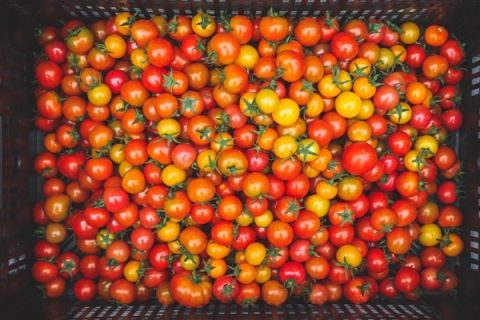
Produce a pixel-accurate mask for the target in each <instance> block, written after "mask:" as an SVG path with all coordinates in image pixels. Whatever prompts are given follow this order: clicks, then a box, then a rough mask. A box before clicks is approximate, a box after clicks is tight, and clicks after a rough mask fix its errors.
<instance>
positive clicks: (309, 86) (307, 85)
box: [300, 79, 317, 94]
mask: <svg viewBox="0 0 480 320" xmlns="http://www.w3.org/2000/svg"><path fill="white" fill-rule="evenodd" d="M300 82H301V83H302V85H303V87H302V89H300V91H307V92H308V93H310V94H313V93H314V92H316V91H317V89H315V87H314V86H313V83H312V82H311V81H308V80H305V79H301V80H300Z"/></svg>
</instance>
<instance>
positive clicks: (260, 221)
mask: <svg viewBox="0 0 480 320" xmlns="http://www.w3.org/2000/svg"><path fill="white" fill-rule="evenodd" d="M253 221H254V222H255V225H256V226H257V227H260V228H266V227H268V226H269V225H270V223H272V221H273V213H272V211H270V210H267V211H265V212H264V213H262V214H261V215H259V216H256V217H255V218H253Z"/></svg>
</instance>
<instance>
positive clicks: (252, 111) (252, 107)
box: [242, 98, 261, 119]
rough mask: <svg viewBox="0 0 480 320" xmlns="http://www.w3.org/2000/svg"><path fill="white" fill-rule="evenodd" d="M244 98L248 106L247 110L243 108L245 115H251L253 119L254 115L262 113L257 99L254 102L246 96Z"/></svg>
mask: <svg viewBox="0 0 480 320" xmlns="http://www.w3.org/2000/svg"><path fill="white" fill-rule="evenodd" d="M242 99H243V102H245V106H246V108H245V110H243V112H242V113H243V114H244V115H246V116H248V117H250V119H253V117H254V116H256V115H257V114H260V113H261V111H260V108H259V107H258V105H257V103H256V102H255V100H253V101H252V102H248V100H247V99H245V98H242Z"/></svg>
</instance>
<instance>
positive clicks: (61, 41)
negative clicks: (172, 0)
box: [32, 10, 465, 307]
mask: <svg viewBox="0 0 480 320" xmlns="http://www.w3.org/2000/svg"><path fill="white" fill-rule="evenodd" d="M37 40H38V43H39V45H40V46H41V47H42V48H43V51H44V54H43V55H42V56H40V57H39V58H38V59H37V61H36V62H35V74H36V77H37V80H38V87H37V88H36V90H35V97H36V109H37V112H38V115H37V117H36V118H35V125H36V127H37V128H38V129H39V130H41V131H43V132H45V133H46V135H45V140H44V147H45V149H46V151H45V152H43V153H40V154H39V155H38V156H37V157H36V159H35V163H34V168H35V171H36V172H37V173H38V174H39V175H42V176H43V177H44V178H45V184H44V186H43V193H44V196H45V200H44V201H41V202H39V203H37V204H36V206H35V208H34V212H33V216H34V220H35V222H36V223H37V224H38V225H40V226H41V228H40V229H39V230H38V231H37V233H38V235H40V236H42V237H44V239H42V240H41V241H39V242H38V243H37V245H36V246H35V252H34V253H35V257H36V258H37V259H38V260H37V261H36V262H35V264H34V265H33V269H32V272H33V276H34V278H35V280H37V281H38V282H39V283H41V284H42V285H43V286H44V289H45V290H44V292H45V295H46V296H48V297H58V296H59V295H61V294H62V293H63V292H64V291H65V288H66V286H67V285H66V282H65V279H73V280H72V283H73V291H74V294H75V296H76V297H77V298H78V299H79V300H81V301H89V300H91V299H93V298H94V297H95V296H96V295H98V296H100V297H101V298H102V299H104V300H107V301H110V300H116V301H118V302H120V303H123V304H129V303H132V302H133V301H135V300H136V301H146V300H149V299H150V298H151V297H152V296H153V295H154V294H155V295H156V297H157V299H158V301H159V302H160V303H162V304H165V305H169V304H172V303H175V302H177V303H179V304H182V305H184V306H187V307H198V306H203V305H206V304H208V303H209V302H210V301H211V300H212V297H215V298H216V299H217V300H218V301H220V302H223V303H229V302H231V301H235V302H236V303H238V304H240V305H243V306H249V305H251V304H253V303H255V302H256V301H258V300H259V299H262V300H263V301H265V302H266V303H268V304H271V305H280V304H282V303H283V302H285V300H286V299H287V298H288V297H289V296H290V295H305V296H306V297H307V298H308V300H309V301H310V302H311V303H314V304H322V303H325V302H327V301H329V302H336V301H338V300H339V299H341V297H342V296H344V297H345V298H346V299H348V300H350V301H351V302H353V303H366V302H367V301H369V300H372V299H374V298H375V297H376V296H377V295H378V294H382V295H383V296H385V297H388V298H394V297H396V296H398V295H404V296H405V297H406V298H407V299H418V298H420V296H421V294H422V290H438V291H442V292H447V291H449V290H452V289H454V288H455V287H456V285H457V277H456V275H455V274H454V273H453V272H452V271H451V267H452V265H451V263H450V262H449V259H448V258H449V257H455V256H458V255H459V254H460V253H461V252H462V249H463V242H462V238H461V237H460V236H459V235H458V234H457V232H458V227H460V225H461V224H462V221H463V214H462V212H461V211H460V210H459V209H458V208H457V207H455V203H456V200H457V198H458V192H459V191H460V187H461V186H460V183H459V181H460V180H459V176H460V174H461V166H462V164H461V162H460V160H459V159H457V157H456V155H455V152H454V150H453V149H452V148H451V147H449V146H448V145H447V143H448V137H449V133H450V132H453V131H455V130H458V129H459V128H460V126H461V125H462V121H463V118H462V113H461V112H460V110H459V108H458V106H459V104H460V100H461V91H460V89H459V86H458V83H459V82H460V80H461V79H462V77H463V70H462V68H461V67H460V63H461V62H462V61H463V60H464V58H465V57H464V52H463V50H462V45H461V44H460V43H459V42H458V41H457V40H456V39H452V38H451V37H449V34H448V31H447V30H446V29H445V28H444V27H442V26H439V25H431V26H428V27H427V28H426V29H424V30H423V29H421V28H420V27H419V26H418V25H417V24H415V23H413V22H405V23H403V24H402V25H401V26H396V25H395V24H393V23H392V22H390V21H378V20H374V19H369V20H358V19H351V20H348V21H347V22H346V23H344V25H342V26H341V25H340V23H339V22H338V21H337V20H335V18H331V17H330V16H329V15H328V14H327V15H326V16H322V17H319V18H311V17H306V18H302V19H300V20H299V21H294V20H293V19H291V18H284V17H282V16H281V15H279V14H277V13H275V12H273V11H272V10H271V11H270V13H269V15H268V16H264V17H256V18H253V19H249V18H247V17H246V16H243V15H234V16H226V15H221V16H220V17H219V18H217V19H214V18H213V17H211V16H210V15H209V14H207V13H203V12H199V13H198V14H196V15H195V16H194V17H193V18H190V17H187V16H174V17H173V18H172V19H170V20H168V21H167V20H166V19H165V18H163V17H160V16H155V17H152V18H151V19H149V20H146V19H138V18H137V17H136V15H132V14H130V13H127V12H122V13H120V14H118V15H117V16H116V17H112V18H110V19H108V20H106V21H105V20H99V21H97V22H95V23H93V24H90V25H85V24H84V23H83V22H82V21H79V20H71V21H68V22H66V23H65V24H64V25H63V26H62V27H61V29H57V28H54V27H51V26H47V27H43V29H42V30H41V31H40V33H39V35H38V36H37ZM68 233H73V234H74V235H75V237H74V239H75V240H74V241H75V242H76V247H75V249H74V250H73V252H63V253H62V252H61V249H60V248H61V244H62V243H64V242H65V241H66V240H65V239H66V237H67V235H68ZM68 241H71V240H68ZM414 244H415V246H416V248H421V249H420V251H418V250H414V251H415V252H420V254H419V255H415V254H414V253H413V252H414V251H412V250H411V249H412V246H413V245H414Z"/></svg>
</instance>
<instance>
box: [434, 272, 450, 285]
mask: <svg viewBox="0 0 480 320" xmlns="http://www.w3.org/2000/svg"><path fill="white" fill-rule="evenodd" d="M444 271H445V270H439V271H437V280H438V281H439V282H440V283H442V284H443V283H444V282H445V280H447V279H449V278H450V277H449V276H448V275H446V274H445V273H444Z"/></svg>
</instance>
